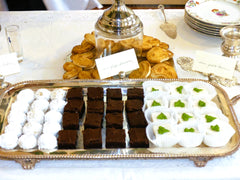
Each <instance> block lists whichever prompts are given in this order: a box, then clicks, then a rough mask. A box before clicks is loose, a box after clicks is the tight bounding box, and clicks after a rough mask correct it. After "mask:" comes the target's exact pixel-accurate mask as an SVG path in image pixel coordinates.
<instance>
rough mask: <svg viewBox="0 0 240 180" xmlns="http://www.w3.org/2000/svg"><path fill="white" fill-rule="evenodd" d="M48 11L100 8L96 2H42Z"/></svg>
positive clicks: (87, 0)
mask: <svg viewBox="0 0 240 180" xmlns="http://www.w3.org/2000/svg"><path fill="white" fill-rule="evenodd" d="M43 3H44V4H45V6H46V8H47V9H48V10H87V9H93V8H96V7H97V8H102V5H101V3H99V2H98V0H43Z"/></svg>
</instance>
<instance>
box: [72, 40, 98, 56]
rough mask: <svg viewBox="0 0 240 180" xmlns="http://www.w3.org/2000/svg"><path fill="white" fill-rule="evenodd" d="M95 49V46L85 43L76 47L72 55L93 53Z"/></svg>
mask: <svg viewBox="0 0 240 180" xmlns="http://www.w3.org/2000/svg"><path fill="white" fill-rule="evenodd" d="M93 48H94V46H93V45H91V44H89V43H87V42H86V41H85V43H82V44H81V45H76V46H74V47H73V49H72V54H81V53H85V52H88V51H91V50H92V49H93Z"/></svg>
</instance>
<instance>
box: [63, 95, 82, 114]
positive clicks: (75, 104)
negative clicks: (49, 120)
mask: <svg viewBox="0 0 240 180" xmlns="http://www.w3.org/2000/svg"><path fill="white" fill-rule="evenodd" d="M84 110H85V104H84V101H83V100H80V99H71V100H68V102H67V104H66V105H65V107H64V111H65V112H77V113H79V116H80V117H82V115H83V113H84Z"/></svg>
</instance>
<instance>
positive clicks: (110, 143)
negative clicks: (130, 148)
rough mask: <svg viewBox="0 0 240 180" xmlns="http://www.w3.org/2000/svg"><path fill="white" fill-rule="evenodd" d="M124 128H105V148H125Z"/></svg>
mask: <svg viewBox="0 0 240 180" xmlns="http://www.w3.org/2000/svg"><path fill="white" fill-rule="evenodd" d="M125 147H126V142H125V130H124V129H115V128H107V129H106V148H125Z"/></svg>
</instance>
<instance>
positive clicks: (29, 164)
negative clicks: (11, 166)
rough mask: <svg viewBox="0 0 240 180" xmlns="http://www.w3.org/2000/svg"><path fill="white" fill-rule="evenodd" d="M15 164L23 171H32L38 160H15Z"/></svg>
mask: <svg viewBox="0 0 240 180" xmlns="http://www.w3.org/2000/svg"><path fill="white" fill-rule="evenodd" d="M15 161H16V162H17V163H20V164H21V165H22V168H23V169H33V168H34V167H35V164H36V163H37V162H40V160H39V159H15Z"/></svg>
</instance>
